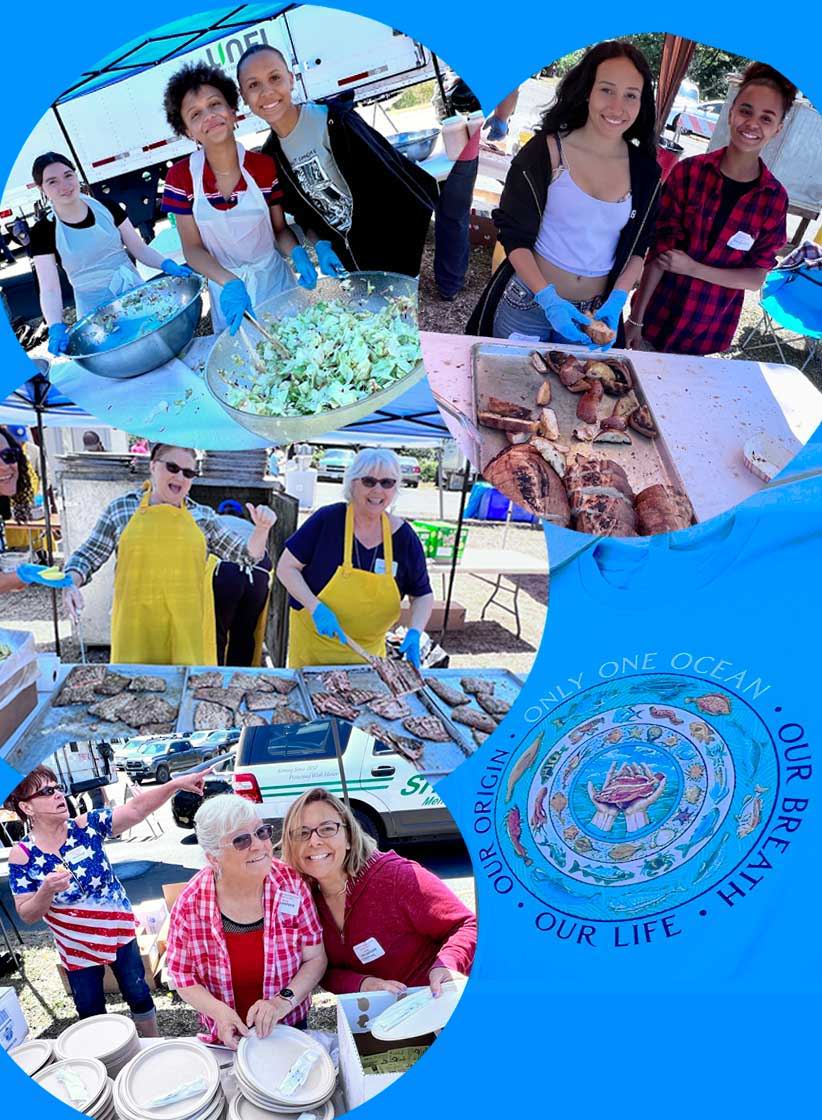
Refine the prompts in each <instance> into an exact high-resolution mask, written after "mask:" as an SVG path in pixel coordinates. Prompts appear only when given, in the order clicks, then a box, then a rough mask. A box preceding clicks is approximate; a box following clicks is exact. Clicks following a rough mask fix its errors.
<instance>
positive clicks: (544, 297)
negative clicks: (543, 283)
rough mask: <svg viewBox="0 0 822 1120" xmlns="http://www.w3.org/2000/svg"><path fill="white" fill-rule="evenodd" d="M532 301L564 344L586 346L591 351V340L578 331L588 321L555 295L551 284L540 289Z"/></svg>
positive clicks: (581, 313)
mask: <svg viewBox="0 0 822 1120" xmlns="http://www.w3.org/2000/svg"><path fill="white" fill-rule="evenodd" d="M534 299H535V300H536V301H537V303H538V304H539V305H540V307H541V308H542V310H543V311H544V312H545V318H546V319H547V320H548V322H549V323H550V324H551V326H552V327H553V329H554V330H555V331H556V332H557V334H559V335H561V336H562V337H563V338H564V339H565V341H566V342H576V343H578V344H579V345H580V346H587V347H588V348H589V349H593V345H594V343H593V340H592V339H590V338H589V337H588V335H587V334H583V333H582V331H581V330H580V329H579V328H580V327H581V326H585V324H586V323H587V322H588V321H589V320H588V316H587V315H586V314H585V313H584V312H582V311H580V310H579V308H578V307H574V305H573V304H572V303H570V302H569V301H568V300H567V299H563V298H562V297H561V296H559V295H557V290H556V288H555V287H554V285H553V284H549V285H548V286H547V287H546V288H541V289H540V291H538V292H537V293H536V294H535V296H534Z"/></svg>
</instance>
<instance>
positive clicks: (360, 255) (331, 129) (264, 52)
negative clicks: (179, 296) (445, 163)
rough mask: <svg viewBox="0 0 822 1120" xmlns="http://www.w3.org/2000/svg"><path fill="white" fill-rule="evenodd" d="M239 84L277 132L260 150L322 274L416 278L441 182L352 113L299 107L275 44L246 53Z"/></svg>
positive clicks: (331, 106) (239, 66) (349, 109)
mask: <svg viewBox="0 0 822 1120" xmlns="http://www.w3.org/2000/svg"><path fill="white" fill-rule="evenodd" d="M237 84H238V85H239V87H240V92H241V93H242V95H243V99H244V101H245V102H246V104H247V105H248V107H249V108H250V109H251V111H252V112H253V113H254V114H256V116H258V117H260V118H261V119H262V120H264V121H265V122H266V123H267V124H269V125H270V126H271V130H272V131H271V135H270V136H269V138H268V140H267V141H266V142H265V145H264V146H263V152H264V153H265V154H266V155H268V156H271V157H272V159H273V160H274V162H275V163H276V165H277V168H278V170H279V183H280V188H281V189H282V192H283V206H284V208H285V209H286V210H287V211H288V213H289V214H292V215H293V216H294V218H295V219H296V221H297V223H298V224H299V225H300V227H301V228H302V229H303V230H304V231H305V233H306V234H307V236H308V237H309V239H310V240H311V241H312V242H313V243H314V245H315V247H316V250H317V258H318V260H319V264H320V267H321V269H322V270H323V272H325V273H326V274H328V273H331V274H334V273H335V272H338V271H340V270H341V269H343V268H345V269H350V270H353V271H357V272H367V271H371V270H375V271H382V272H399V273H403V274H404V275H407V276H417V275H418V273H419V271H420V261H421V259H422V251H423V248H424V245H425V236H426V233H427V232H428V226H429V224H430V222H431V214H432V212H433V209H434V206H435V205H436V202H437V196H438V189H437V184H436V181H435V180H434V179H433V178H432V177H431V176H430V175H429V174H428V173H427V172H426V171H423V170H422V168H420V167H417V166H416V164H414V163H412V162H411V161H410V160H408V159H406V158H405V156H402V155H400V153H399V152H396V151H395V150H394V148H392V147H391V145H390V144H389V143H388V141H387V140H386V139H384V137H382V136H380V134H379V133H378V132H376V131H375V130H374V129H373V128H370V127H369V126H368V125H367V124H366V123H365V121H364V120H363V119H362V118H361V117H360V116H359V114H358V113H357V112H356V111H355V110H354V108H353V107H349V106H344V105H341V104H339V103H337V102H331V103H329V104H328V105H323V104H317V103H315V102H313V101H307V102H304V103H302V104H299V105H295V104H294V103H293V102H292V99H291V95H292V91H293V87H294V75H293V74H292V73H291V71H290V70H289V69H288V66H287V65H286V62H285V59H284V58H283V56H282V55H281V54H280V52H279V51H278V50H275V48H274V47H269V46H262V45H257V46H254V47H250V48H249V49H248V50H247V51H246V52H245V54H243V55H242V57H241V58H240V60H239V62H238V63H237Z"/></svg>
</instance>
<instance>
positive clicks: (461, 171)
mask: <svg viewBox="0 0 822 1120" xmlns="http://www.w3.org/2000/svg"><path fill="white" fill-rule="evenodd" d="M478 167H479V160H478V159H466V160H457V162H456V163H455V164H454V166H453V167H452V168H451V172H450V174H449V176H448V178H447V179H446V180H445V182H444V183H443V184H442V188H441V190H440V198H439V202H438V203H437V209H436V218H435V221H434V280H435V281H436V285H437V288H438V290H439V291H440V292H442V294H443V295H444V296H455V295H456V294H457V292H459V291H461V290H462V287H463V285H464V284H465V274H466V272H467V271H468V255H469V252H470V244H469V241H468V223H469V219H470V216H471V200H472V198H473V194H474V183H475V182H476V179H477V168H478Z"/></svg>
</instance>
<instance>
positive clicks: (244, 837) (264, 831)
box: [231, 824, 274, 852]
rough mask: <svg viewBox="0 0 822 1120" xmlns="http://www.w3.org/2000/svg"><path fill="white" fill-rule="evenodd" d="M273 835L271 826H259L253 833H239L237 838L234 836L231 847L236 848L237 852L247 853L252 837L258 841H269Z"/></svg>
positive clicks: (272, 826)
mask: <svg viewBox="0 0 822 1120" xmlns="http://www.w3.org/2000/svg"><path fill="white" fill-rule="evenodd" d="M273 835H274V825H273V824H261V825H260V827H259V828H255V829H254V832H253V833H251V832H241V833H240V835H239V836H235V837H234V839H233V840H232V841H231V846H232V847H233V848H236V849H237V851H238V852H247V851H248V849H249V848H250V847H251V845H252V843H253V841H254V837H255V836H256V837H257V839H258V840H270V839H271V837H272V836H273Z"/></svg>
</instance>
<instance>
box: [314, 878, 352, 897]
mask: <svg viewBox="0 0 822 1120" xmlns="http://www.w3.org/2000/svg"><path fill="white" fill-rule="evenodd" d="M347 890H348V878H346V880H345V882H344V883H343V885H342V886H341V887H340V889H339V890H338V891H331V892H328V891H324V890H323V889H322V887H320V894H321V895H322V896H323V898H339V897H340V895H341V894H345V892H346V891H347Z"/></svg>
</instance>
